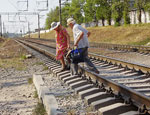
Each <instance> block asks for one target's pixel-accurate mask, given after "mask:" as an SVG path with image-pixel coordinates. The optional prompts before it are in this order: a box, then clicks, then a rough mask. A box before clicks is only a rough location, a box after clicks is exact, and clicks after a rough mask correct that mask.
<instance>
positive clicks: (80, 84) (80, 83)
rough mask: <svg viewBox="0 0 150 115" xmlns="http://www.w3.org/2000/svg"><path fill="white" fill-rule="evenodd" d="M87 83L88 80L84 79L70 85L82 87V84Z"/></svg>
mask: <svg viewBox="0 0 150 115" xmlns="http://www.w3.org/2000/svg"><path fill="white" fill-rule="evenodd" d="M86 84H87V81H86V80H82V81H79V82H76V83H73V84H70V85H69V86H70V87H71V88H72V89H74V88H77V87H81V86H83V85H86Z"/></svg>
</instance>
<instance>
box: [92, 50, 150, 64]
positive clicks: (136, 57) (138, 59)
mask: <svg viewBox="0 0 150 115" xmlns="http://www.w3.org/2000/svg"><path fill="white" fill-rule="evenodd" d="M89 51H91V52H95V53H97V54H100V55H104V56H109V57H112V58H117V59H120V60H124V61H128V62H131V63H136V64H143V65H145V66H148V67H150V55H149V56H148V55H142V54H139V53H134V52H123V51H115V50H109V49H104V48H90V50H89Z"/></svg>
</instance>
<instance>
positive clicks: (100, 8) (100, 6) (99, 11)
mask: <svg viewBox="0 0 150 115" xmlns="http://www.w3.org/2000/svg"><path fill="white" fill-rule="evenodd" d="M95 5H96V18H97V19H98V20H102V25H103V26H105V23H104V21H105V0H95Z"/></svg>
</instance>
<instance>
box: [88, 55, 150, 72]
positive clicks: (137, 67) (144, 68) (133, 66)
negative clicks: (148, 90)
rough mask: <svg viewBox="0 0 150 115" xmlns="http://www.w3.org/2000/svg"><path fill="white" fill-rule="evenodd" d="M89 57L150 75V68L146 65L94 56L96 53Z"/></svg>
mask: <svg viewBox="0 0 150 115" xmlns="http://www.w3.org/2000/svg"><path fill="white" fill-rule="evenodd" d="M89 57H90V58H95V59H97V60H103V61H107V62H108V63H112V64H114V65H121V66H122V67H127V68H129V69H132V70H136V71H140V72H143V73H150V67H148V66H145V65H141V64H137V63H130V62H127V61H123V60H119V59H115V58H110V57H107V56H102V55H99V54H94V53H89Z"/></svg>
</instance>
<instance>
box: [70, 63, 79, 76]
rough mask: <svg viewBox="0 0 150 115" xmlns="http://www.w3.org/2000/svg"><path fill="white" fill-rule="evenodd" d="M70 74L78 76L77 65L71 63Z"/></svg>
mask: <svg viewBox="0 0 150 115" xmlns="http://www.w3.org/2000/svg"><path fill="white" fill-rule="evenodd" d="M70 70H71V74H72V75H78V64H74V63H71V69H70Z"/></svg>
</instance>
